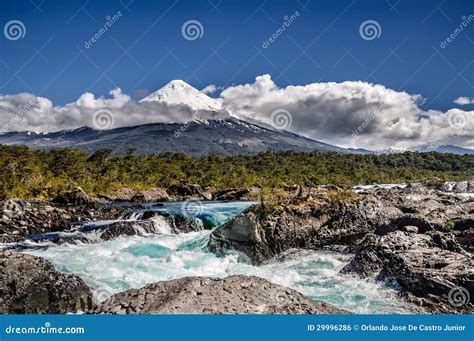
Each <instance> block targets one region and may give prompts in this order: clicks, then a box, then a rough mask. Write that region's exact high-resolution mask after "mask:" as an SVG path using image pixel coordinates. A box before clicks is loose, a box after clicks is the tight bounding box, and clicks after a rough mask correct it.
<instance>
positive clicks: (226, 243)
mask: <svg viewBox="0 0 474 341" xmlns="http://www.w3.org/2000/svg"><path fill="white" fill-rule="evenodd" d="M398 213H399V211H398V210H397V209H396V208H393V207H384V206H382V205H381V204H380V203H379V202H376V201H373V200H368V201H357V200H356V201H348V202H345V203H335V204H328V203H322V204H321V205H313V204H309V203H308V204H307V203H303V204H299V205H286V206H285V207H282V206H278V207H268V206H262V205H255V206H253V207H250V208H249V209H247V210H246V211H244V212H243V213H242V214H241V215H239V216H237V217H235V218H234V219H232V220H231V221H229V222H227V223H225V224H223V225H221V226H219V227H218V228H216V229H215V230H214V231H213V232H212V234H211V236H210V240H209V243H208V248H209V250H210V251H211V252H222V251H225V250H229V249H233V250H238V251H242V252H244V253H245V254H247V255H248V256H249V258H250V259H251V261H252V262H253V263H255V264H259V263H262V262H263V261H265V260H267V259H270V258H272V257H275V256H277V255H279V254H280V253H282V252H284V251H286V250H288V249H291V248H307V249H316V248H320V247H322V246H325V245H329V244H351V243H353V242H354V241H356V240H358V239H359V238H361V237H363V236H364V235H365V234H366V233H369V232H373V231H374V230H375V228H376V227H377V226H379V225H380V224H383V223H384V222H386V220H387V218H389V217H395V216H396V215H397V214H398Z"/></svg>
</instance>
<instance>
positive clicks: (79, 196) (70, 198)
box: [53, 187, 91, 206]
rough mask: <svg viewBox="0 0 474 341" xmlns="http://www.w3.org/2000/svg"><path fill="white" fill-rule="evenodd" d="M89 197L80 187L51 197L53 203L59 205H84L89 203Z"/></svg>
mask: <svg viewBox="0 0 474 341" xmlns="http://www.w3.org/2000/svg"><path fill="white" fill-rule="evenodd" d="M90 201H91V199H90V198H89V196H88V195H87V193H86V192H85V191H84V190H83V189H82V188H80V187H78V188H76V189H74V190H73V191H70V192H64V193H62V194H59V195H57V196H56V197H55V198H54V199H53V203H55V204H59V205H76V206H77V205H85V204H87V203H89V202H90Z"/></svg>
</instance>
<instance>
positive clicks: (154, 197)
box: [141, 188, 171, 202]
mask: <svg viewBox="0 0 474 341" xmlns="http://www.w3.org/2000/svg"><path fill="white" fill-rule="evenodd" d="M141 194H142V195H143V198H144V201H145V202H149V201H170V200H171V198H170V196H169V195H168V193H166V191H165V190H164V189H161V188H150V189H147V190H144V191H141Z"/></svg>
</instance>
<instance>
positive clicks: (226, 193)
mask: <svg viewBox="0 0 474 341" xmlns="http://www.w3.org/2000/svg"><path fill="white" fill-rule="evenodd" d="M248 194H249V190H248V189H247V188H238V189H224V190H219V191H215V192H213V193H212V199H213V200H223V201H230V200H246V199H247V195H248Z"/></svg>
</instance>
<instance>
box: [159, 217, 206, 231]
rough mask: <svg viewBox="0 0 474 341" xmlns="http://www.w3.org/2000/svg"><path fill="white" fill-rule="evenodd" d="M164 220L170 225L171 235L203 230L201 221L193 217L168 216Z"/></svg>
mask: <svg viewBox="0 0 474 341" xmlns="http://www.w3.org/2000/svg"><path fill="white" fill-rule="evenodd" d="M166 220H167V221H168V224H170V226H171V231H172V232H173V233H188V232H196V231H202V230H203V229H204V226H203V224H202V222H201V220H199V219H196V218H194V217H187V216H171V215H170V216H168V217H166Z"/></svg>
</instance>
